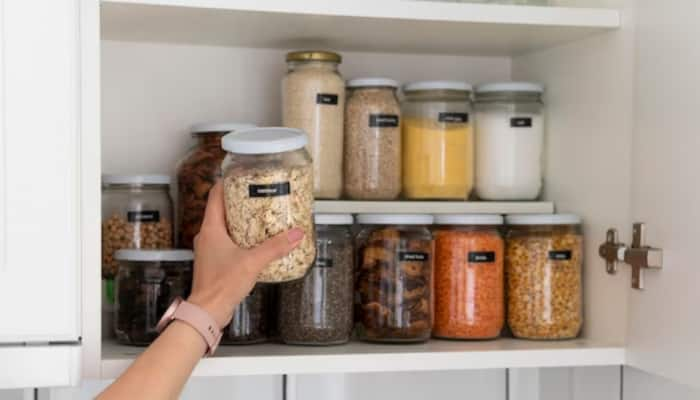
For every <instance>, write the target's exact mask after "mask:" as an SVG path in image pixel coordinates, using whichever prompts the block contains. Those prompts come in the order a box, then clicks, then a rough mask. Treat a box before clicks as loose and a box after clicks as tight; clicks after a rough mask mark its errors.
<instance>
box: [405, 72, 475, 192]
mask: <svg viewBox="0 0 700 400" xmlns="http://www.w3.org/2000/svg"><path fill="white" fill-rule="evenodd" d="M403 92H404V95H405V99H404V102H403V104H402V109H401V111H402V123H401V134H402V143H401V146H402V148H403V159H402V165H403V194H404V196H405V197H406V198H408V199H436V200H439V199H444V200H465V199H466V198H467V197H468V196H469V194H470V192H471V190H472V187H473V185H474V136H473V133H472V125H471V92H472V86H471V85H469V84H468V83H464V82H453V81H425V82H414V83H409V84H407V85H405V86H404V87H403Z"/></svg>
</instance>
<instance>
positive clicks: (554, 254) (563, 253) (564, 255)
mask: <svg viewBox="0 0 700 400" xmlns="http://www.w3.org/2000/svg"><path fill="white" fill-rule="evenodd" d="M549 259H550V260H554V261H563V260H571V250H557V251H550V252H549Z"/></svg>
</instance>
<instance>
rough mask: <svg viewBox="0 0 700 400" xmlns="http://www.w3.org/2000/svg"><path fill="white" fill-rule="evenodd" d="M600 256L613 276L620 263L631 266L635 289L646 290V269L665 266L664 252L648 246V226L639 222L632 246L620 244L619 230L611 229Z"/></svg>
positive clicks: (635, 227)
mask: <svg viewBox="0 0 700 400" xmlns="http://www.w3.org/2000/svg"><path fill="white" fill-rule="evenodd" d="M598 254H600V256H601V257H602V258H603V259H604V260H605V269H606V271H607V272H608V273H609V274H611V275H612V274H615V273H617V263H618V262H624V263H625V264H629V265H630V266H631V267H632V288H633V289H644V275H643V271H644V270H645V269H649V268H653V269H661V266H662V264H663V250H662V249H658V248H655V247H650V246H647V245H646V225H644V224H643V223H639V222H638V223H636V224H634V230H633V231H632V245H631V246H627V245H625V244H623V243H620V242H618V236H617V230H615V229H612V228H611V229H608V232H607V234H606V238H605V243H603V244H601V245H600V247H599V248H598Z"/></svg>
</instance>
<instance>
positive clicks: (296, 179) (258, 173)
mask: <svg viewBox="0 0 700 400" xmlns="http://www.w3.org/2000/svg"><path fill="white" fill-rule="evenodd" d="M306 143H307V137H306V135H305V134H304V132H302V131H300V130H298V129H291V128H254V129H247V130H241V131H238V132H234V133H229V134H228V135H226V136H224V138H223V139H222V141H221V145H222V147H223V149H224V150H226V151H227V152H228V154H227V155H226V158H225V159H224V162H223V165H222V170H223V175H224V200H225V208H226V224H227V226H228V233H229V235H230V236H231V239H232V240H233V241H234V243H236V244H237V245H238V246H241V247H243V248H246V249H249V248H251V247H254V246H257V245H258V244H260V243H262V242H264V241H265V240H267V239H269V238H270V237H272V236H275V235H277V234H278V233H282V232H284V231H286V230H289V229H292V228H300V229H302V230H303V231H304V233H305V235H304V237H303V239H302V240H301V243H300V244H299V246H297V247H296V248H295V249H294V250H292V251H291V252H290V253H289V254H288V255H286V256H285V257H282V258H281V259H279V260H276V261H273V262H271V263H270V264H268V266H267V267H266V268H265V269H264V270H263V271H262V272H261V273H260V274H259V275H258V282H285V281H291V280H295V279H300V278H302V277H304V275H306V272H307V271H308V270H309V268H311V266H312V265H313V261H314V257H315V255H316V246H315V244H316V240H315V238H314V236H315V235H314V221H313V203H314V197H313V170H312V167H311V159H310V158H309V154H308V153H307V152H306V150H305V149H304V146H306Z"/></svg>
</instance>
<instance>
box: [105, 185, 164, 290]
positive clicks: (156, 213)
mask: <svg viewBox="0 0 700 400" xmlns="http://www.w3.org/2000/svg"><path fill="white" fill-rule="evenodd" d="M172 247H173V201H172V199H171V198H170V177H169V176H167V175H103V176H102V276H103V277H104V278H106V279H111V278H113V277H114V276H115V275H116V273H117V269H118V267H119V264H118V262H117V260H116V259H115V258H114V252H115V251H117V250H119V249H168V248H172Z"/></svg>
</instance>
